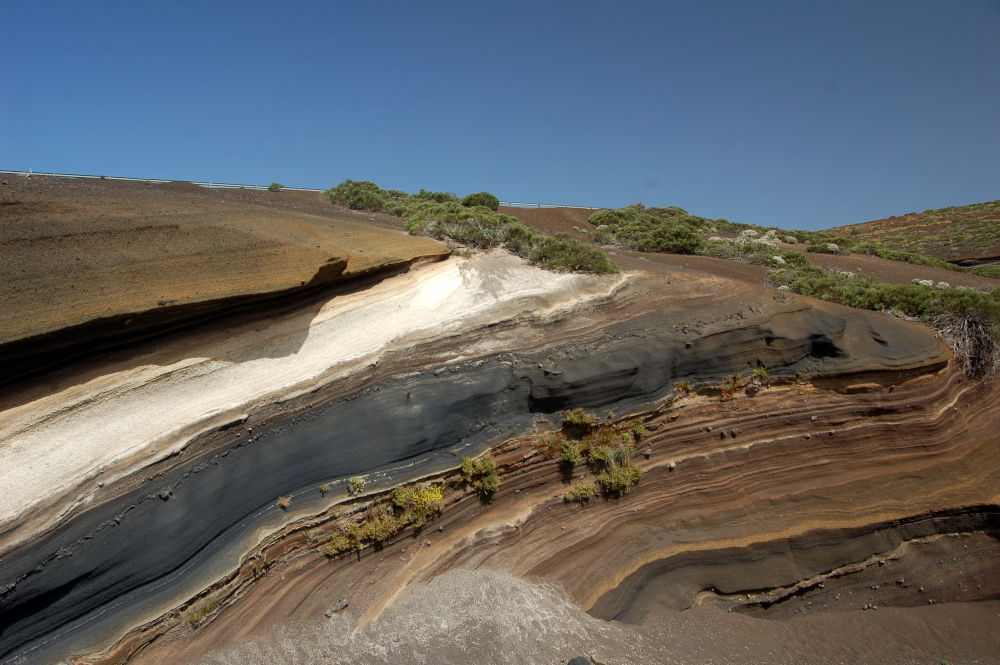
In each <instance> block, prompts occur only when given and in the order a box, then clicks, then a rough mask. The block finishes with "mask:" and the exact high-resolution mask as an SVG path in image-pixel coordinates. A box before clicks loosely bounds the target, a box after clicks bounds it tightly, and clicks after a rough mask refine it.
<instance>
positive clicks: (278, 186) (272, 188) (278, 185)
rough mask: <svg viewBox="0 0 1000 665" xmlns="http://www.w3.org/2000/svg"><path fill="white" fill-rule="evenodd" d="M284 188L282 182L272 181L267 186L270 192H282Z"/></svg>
mask: <svg viewBox="0 0 1000 665" xmlns="http://www.w3.org/2000/svg"><path fill="white" fill-rule="evenodd" d="M284 188H285V186H284V185H282V184H281V183H280V182H272V183H271V184H270V185H268V186H267V191H269V192H280V191H281V190H283V189H284Z"/></svg>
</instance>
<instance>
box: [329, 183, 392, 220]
mask: <svg viewBox="0 0 1000 665" xmlns="http://www.w3.org/2000/svg"><path fill="white" fill-rule="evenodd" d="M326 195H327V196H328V197H330V200H331V201H333V202H334V203H338V204H340V205H342V206H344V207H346V208H350V209H352V210H368V211H372V212H380V211H381V210H382V209H383V208H384V207H385V205H386V203H388V202H389V201H390V200H391V197H390V195H389V193H388V192H386V191H385V190H383V189H382V188H381V187H379V186H378V185H376V184H375V183H374V182H372V181H370V180H345V181H344V182H342V183H340V184H339V185H337V186H336V187H331V188H330V189H328V190H326Z"/></svg>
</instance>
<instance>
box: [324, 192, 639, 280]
mask: <svg viewBox="0 0 1000 665" xmlns="http://www.w3.org/2000/svg"><path fill="white" fill-rule="evenodd" d="M326 194H327V196H328V197H329V198H330V200H331V201H333V202H334V203H337V204H339V205H343V206H346V207H348V208H352V209H354V210H369V211H374V212H386V213H389V214H392V215H396V216H398V217H402V218H403V219H405V220H406V229H407V231H409V232H410V233H411V234H412V235H424V236H430V237H432V238H438V239H444V238H449V239H451V240H455V241H457V242H460V243H463V244H466V245H471V246H473V247H476V248H479V249H487V250H488V249H492V248H494V247H504V248H505V249H507V251H509V252H511V253H513V254H516V255H518V256H520V257H522V258H524V259H527V260H528V261H530V262H531V263H533V264H535V265H537V266H539V267H541V268H545V269H547V270H567V271H581V272H593V273H597V274H601V275H603V274H607V273H617V272H621V268H619V267H618V266H617V265H616V264H615V263H614V262H613V261H611V259H609V258H608V255H607V254H605V253H604V252H603V251H601V250H600V249H598V248H597V247H594V246H592V245H590V244H588V243H584V242H581V241H579V240H577V239H576V238H573V237H572V236H571V235H570V234H568V233H562V234H556V236H555V237H552V236H547V235H545V234H544V233H542V232H541V231H538V230H537V229H534V228H531V227H529V226H527V225H525V224H524V222H522V221H521V220H519V219H518V218H516V217H512V216H510V215H504V214H501V213H498V212H495V210H496V208H497V207H498V206H499V201H498V200H497V198H496V197H495V196H493V195H492V194H490V193H489V192H479V193H478V194H470V195H469V196H467V197H466V198H465V201H466V202H469V203H470V204H476V205H473V207H468V206H467V205H463V201H460V200H459V199H458V197H457V196H455V195H454V194H451V193H449V192H429V191H427V190H423V189H421V190H420V191H419V192H417V193H416V194H407V193H406V192H401V191H398V190H385V189H382V188H381V187H379V186H378V185H376V184H375V183H374V182H370V181H368V180H359V181H354V180H345V181H344V182H342V183H340V184H339V185H337V186H335V187H331V188H330V189H328V190H327V192H326Z"/></svg>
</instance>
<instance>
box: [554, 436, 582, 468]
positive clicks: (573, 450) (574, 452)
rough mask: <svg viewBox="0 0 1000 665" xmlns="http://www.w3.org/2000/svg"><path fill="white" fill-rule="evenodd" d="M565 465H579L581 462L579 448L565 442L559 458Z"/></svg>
mask: <svg viewBox="0 0 1000 665" xmlns="http://www.w3.org/2000/svg"><path fill="white" fill-rule="evenodd" d="M559 458H560V459H561V460H562V461H563V462H564V463H565V464H569V465H571V466H573V465H576V464H579V463H580V462H582V461H583V455H582V454H581V453H580V446H578V445H577V444H575V443H570V442H569V441H567V442H566V443H564V444H563V447H562V455H560V457H559Z"/></svg>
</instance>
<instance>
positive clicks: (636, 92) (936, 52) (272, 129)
mask: <svg viewBox="0 0 1000 665" xmlns="http://www.w3.org/2000/svg"><path fill="white" fill-rule="evenodd" d="M0 62H2V63H3V66H2V71H3V74H2V76H0V168H3V169H28V168H32V169H34V170H36V171H56V172H64V173H87V174H105V175H125V176H135V177H144V178H145V177H149V178H171V179H188V180H212V181H217V182H237V183H250V184H268V183H270V182H272V181H279V182H282V183H284V184H285V185H289V186H299V187H319V188H325V187H329V186H332V185H334V184H336V183H338V182H340V181H341V180H344V179H345V178H353V179H356V180H358V179H368V180H374V181H375V182H377V183H379V184H380V185H382V186H383V187H387V188H394V189H404V190H407V191H416V190H418V189H420V188H425V189H433V190H447V191H453V192H456V193H458V194H460V195H464V194H467V193H469V192H473V191H480V190H484V189H485V190H489V191H491V192H493V193H495V194H496V195H498V196H499V197H500V198H501V199H504V200H517V201H532V202H544V203H561V204H570V205H585V206H606V207H617V206H621V205H627V204H629V203H634V202H637V201H640V202H642V203H645V204H646V205H665V206H666V205H678V206H681V207H683V208H686V209H687V210H689V211H690V212H692V213H694V214H698V215H702V216H706V217H712V218H719V217H725V218H727V219H730V220H733V221H741V222H753V223H758V224H777V225H780V226H783V227H786V228H825V227H829V226H833V225H838V224H847V223H855V222H862V221H867V220H870V219H877V218H880V217H886V216H889V215H893V214H905V213H907V212H910V211H920V210H925V209H928V208H938V207H943V206H948V205H963V204H967V203H978V202H982V201H989V200H995V199H1000V0H967V1H960V2H940V1H937V0H934V1H930V2H924V1H921V0H906V1H905V2H904V1H897V2H875V1H867V2H828V1H826V2H809V1H802V0H793V1H788V2H768V1H758V2H753V3H750V2H745V1H738V2H713V1H706V2H698V3H694V2H616V3H610V2H609V3H592V2H525V3H518V2H497V3H470V2H454V3H437V2H425V3H413V2H399V3H362V2H352V3H335V2H296V3H276V2H268V3H261V2H248V1H244V2H228V3H227V2H217V3H200V2H199V3H182V2H170V3H167V2H139V3H136V2H117V3H116V2H100V3H81V2H44V1H36V2H16V3H15V2H13V1H8V2H4V3H3V18H2V21H0Z"/></svg>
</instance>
